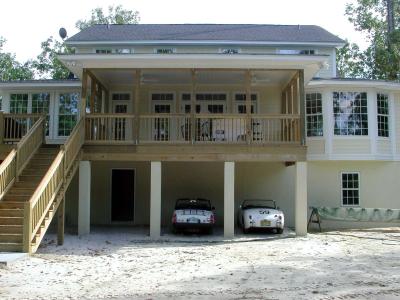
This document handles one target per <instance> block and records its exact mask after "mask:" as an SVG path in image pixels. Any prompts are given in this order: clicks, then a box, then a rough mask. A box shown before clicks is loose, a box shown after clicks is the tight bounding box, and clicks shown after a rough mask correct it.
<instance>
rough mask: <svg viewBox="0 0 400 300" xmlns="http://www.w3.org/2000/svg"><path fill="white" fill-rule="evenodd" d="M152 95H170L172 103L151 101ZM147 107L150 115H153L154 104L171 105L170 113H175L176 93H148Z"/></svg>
mask: <svg viewBox="0 0 400 300" xmlns="http://www.w3.org/2000/svg"><path fill="white" fill-rule="evenodd" d="M154 94H172V101H169V100H153V95H154ZM148 103H149V106H148V111H149V112H150V113H152V114H153V113H154V105H155V104H170V105H171V113H175V108H176V92H171V91H150V92H149V101H148Z"/></svg>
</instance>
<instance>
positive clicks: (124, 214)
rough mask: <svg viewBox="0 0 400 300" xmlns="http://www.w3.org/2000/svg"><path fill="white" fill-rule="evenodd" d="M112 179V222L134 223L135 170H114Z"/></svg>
mask: <svg viewBox="0 0 400 300" xmlns="http://www.w3.org/2000/svg"><path fill="white" fill-rule="evenodd" d="M111 178H112V179H111V221H112V222H133V218H134V210H135V170H133V169H113V170H112V174H111Z"/></svg>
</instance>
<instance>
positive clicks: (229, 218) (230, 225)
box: [224, 162, 235, 238]
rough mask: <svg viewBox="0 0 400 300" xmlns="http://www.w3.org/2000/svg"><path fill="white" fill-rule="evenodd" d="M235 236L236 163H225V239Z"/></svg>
mask: <svg viewBox="0 0 400 300" xmlns="http://www.w3.org/2000/svg"><path fill="white" fill-rule="evenodd" d="M234 235H235V163H234V162H225V163H224V237H225V238H233V236H234Z"/></svg>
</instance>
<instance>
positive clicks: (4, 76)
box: [0, 36, 34, 81]
mask: <svg viewBox="0 0 400 300" xmlns="http://www.w3.org/2000/svg"><path fill="white" fill-rule="evenodd" d="M5 43H6V40H5V39H4V38H3V37H1V36H0V81H8V80H25V79H33V77H34V72H33V71H32V70H31V62H30V61H28V62H26V63H24V64H21V63H19V62H18V61H17V59H16V58H15V54H12V53H8V52H3V47H4V44H5Z"/></svg>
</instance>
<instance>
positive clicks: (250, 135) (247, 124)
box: [246, 70, 253, 144]
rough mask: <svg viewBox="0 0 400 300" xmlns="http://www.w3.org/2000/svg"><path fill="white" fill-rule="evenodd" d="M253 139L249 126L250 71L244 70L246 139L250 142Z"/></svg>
mask: <svg viewBox="0 0 400 300" xmlns="http://www.w3.org/2000/svg"><path fill="white" fill-rule="evenodd" d="M252 139H253V130H252V126H251V71H250V70H247V71H246V140H247V143H248V144H250V143H251V141H252Z"/></svg>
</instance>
